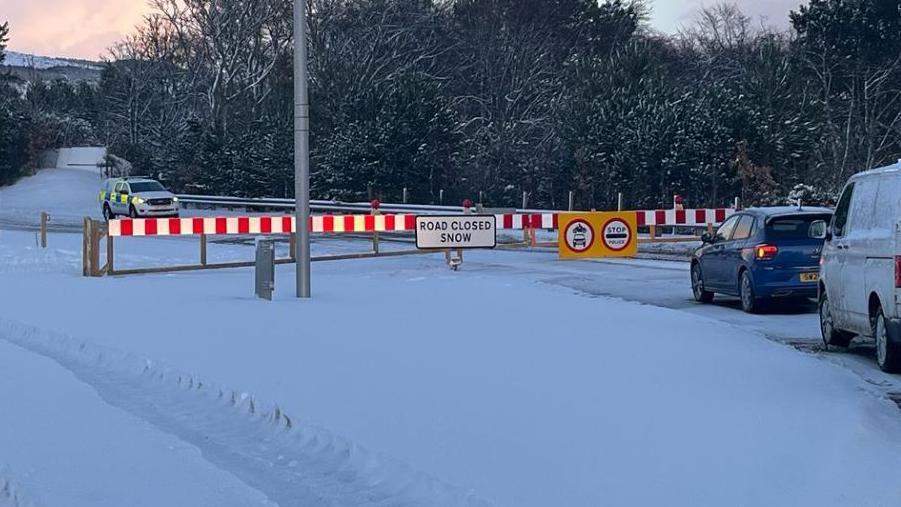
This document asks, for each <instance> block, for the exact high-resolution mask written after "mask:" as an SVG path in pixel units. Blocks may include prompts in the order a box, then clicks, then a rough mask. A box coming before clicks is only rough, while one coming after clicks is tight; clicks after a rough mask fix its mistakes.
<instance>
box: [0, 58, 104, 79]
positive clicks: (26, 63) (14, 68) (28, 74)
mask: <svg viewBox="0 0 901 507" xmlns="http://www.w3.org/2000/svg"><path fill="white" fill-rule="evenodd" d="M102 70H103V64H102V63H100V62H92V61H89V60H78V59H75V58H56V57H49V56H39V55H30V54H27V53H18V52H16V51H7V52H6V59H5V60H4V62H3V64H2V65H0V71H8V72H9V73H10V74H12V75H13V76H15V77H17V78H19V79H20V80H22V81H34V80H37V79H44V80H54V79H65V80H68V81H91V82H96V81H99V80H100V72H101V71H102Z"/></svg>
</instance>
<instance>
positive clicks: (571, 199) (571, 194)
mask: <svg viewBox="0 0 901 507" xmlns="http://www.w3.org/2000/svg"><path fill="white" fill-rule="evenodd" d="M575 203H576V193H575V192H573V191H572V190H570V191H569V211H572V210H573V208H574V207H575Z"/></svg>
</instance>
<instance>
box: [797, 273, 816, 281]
mask: <svg viewBox="0 0 901 507" xmlns="http://www.w3.org/2000/svg"><path fill="white" fill-rule="evenodd" d="M819 279H820V274H819V273H801V281H802V282H816V281H819Z"/></svg>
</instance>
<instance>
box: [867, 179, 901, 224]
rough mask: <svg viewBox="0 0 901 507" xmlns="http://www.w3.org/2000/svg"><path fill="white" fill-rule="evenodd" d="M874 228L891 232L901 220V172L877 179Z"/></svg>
mask: <svg viewBox="0 0 901 507" xmlns="http://www.w3.org/2000/svg"><path fill="white" fill-rule="evenodd" d="M875 215H876V216H875V217H874V218H873V220H874V224H873V226H874V228H876V229H879V230H880V231H885V232H886V233H891V231H892V230H893V229H894V227H895V224H896V223H898V221H899V220H901V173H891V174H887V175H885V176H883V177H882V178H880V179H879V193H878V194H877V196H876V213H875Z"/></svg>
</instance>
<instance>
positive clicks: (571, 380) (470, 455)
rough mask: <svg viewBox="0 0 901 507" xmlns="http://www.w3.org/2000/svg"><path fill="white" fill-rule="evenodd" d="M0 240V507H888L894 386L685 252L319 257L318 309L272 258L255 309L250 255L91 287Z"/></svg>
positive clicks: (37, 253) (21, 191) (74, 242)
mask: <svg viewBox="0 0 901 507" xmlns="http://www.w3.org/2000/svg"><path fill="white" fill-rule="evenodd" d="M50 174H53V173H50ZM59 174H63V173H59ZM67 176H72V177H73V178H75V176H73V175H72V174H67ZM75 179H76V180H77V178H75ZM63 180H65V181H66V185H77V182H75V181H74V180H73V181H70V180H66V177H65V176H63V177H62V178H61V179H60V180H59V181H63ZM92 181H93V180H92ZM45 183H46V185H47V186H45V187H42V188H43V189H44V190H46V189H48V188H50V189H52V188H53V183H52V182H50V181H45ZM33 189H34V183H29V181H28V180H25V181H24V182H22V183H20V184H19V185H17V186H15V187H12V188H7V189H0V217H6V220H7V221H8V222H7V223H9V222H12V221H15V217H16V216H19V215H21V214H22V213H32V212H33V210H36V209H40V208H41V207H42V206H41V204H42V203H40V202H36V203H31V204H29V201H30V200H33V199H30V198H29V196H30V195H31V194H32V192H33ZM90 198H91V199H95V196H94V195H91V197H90ZM95 203H96V200H93V201H89V202H88V204H87V205H85V204H84V203H82V202H81V201H80V200H76V199H73V200H72V201H71V202H70V204H68V205H60V206H59V208H58V209H56V210H54V211H52V212H53V213H58V214H61V215H65V214H71V215H73V216H77V215H78V214H79V213H83V212H84V211H87V208H93V207H96V205H95ZM29 206H32V209H31V210H29V209H28V208H29ZM67 206H68V207H67ZM82 207H84V209H82ZM3 228H4V226H3V223H0V312H2V313H0V407H2V408H0V506H3V507H6V505H29V506H31V505H35V506H73V507H78V506H92V507H93V506H122V505H136V506H137V505H141V506H143V505H147V506H155V505H169V506H228V505H236V506H237V505H280V506H316V505H327V506H330V505H423V506H432V505H498V506H514V507H529V506H553V505H560V506H597V505H641V506H645V505H647V506H658V505H679V506H707V505H709V506H721V505H730V506H744V505H747V506H759V505H774V506H781V505H785V506H789V505H830V506H831V505H835V506H840V505H853V506H857V505H870V506H895V505H899V504H901V485H899V483H898V481H897V470H899V469H901V413H899V411H898V408H897V407H896V406H895V405H894V404H893V403H892V402H890V401H888V399H887V398H886V397H885V395H886V392H887V391H890V390H893V389H896V387H897V385H898V384H897V380H896V378H895V377H893V376H888V375H881V374H878V373H875V372H874V371H873V368H872V367H869V366H867V365H870V363H872V360H871V359H869V358H865V357H862V356H860V357H857V356H854V357H850V358H849V357H848V356H849V355H847V354H844V355H837V354H824V353H817V354H808V353H804V352H801V351H798V350H796V349H795V348H793V347H790V346H786V345H784V344H781V343H779V341H785V342H799V341H800V342H805V341H806V342H810V343H814V342H815V340H816V336H817V328H816V317H815V315H812V314H810V313H809V310H808V309H804V308H801V309H786V310H784V311H779V312H777V314H776V315H767V316H749V315H745V314H742V313H740V312H738V311H737V310H736V309H735V308H734V304H733V303H731V302H730V301H729V300H724V301H723V302H722V303H720V304H718V305H713V306H701V305H696V304H694V303H693V302H692V301H691V300H690V291H689V288H688V281H687V266H686V265H685V264H684V263H673V262H661V261H647V260H638V261H630V260H615V261H614V260H611V261H598V262H563V261H559V260H557V259H556V258H555V256H554V255H553V254H550V253H526V252H500V251H496V252H473V253H469V252H467V254H466V257H465V261H464V264H463V267H462V270H461V271H460V272H451V271H449V270H448V269H447V267H446V266H444V264H443V258H442V256H441V255H429V256H411V257H402V258H386V259H370V260H359V261H339V262H324V263H316V264H314V267H313V276H314V278H313V291H314V298H313V299H312V300H309V301H298V300H296V299H294V298H293V297H291V296H292V294H293V266H281V267H279V268H278V270H277V288H276V293H275V300H274V301H272V302H265V301H260V300H256V299H255V298H254V297H253V295H252V292H253V273H252V270H251V269H232V270H221V271H210V272H195V273H179V274H163V275H145V276H131V277H112V278H99V279H89V278H83V277H81V276H80V271H81V258H80V255H81V253H80V248H81V237H80V235H78V234H71V233H66V232H59V233H55V234H52V235H51V236H50V248H48V249H47V250H40V249H38V248H36V247H35V240H34V233H33V232H27V231H19V230H9V229H13V228H14V227H6V230H2V229H3ZM360 243H361V242H355V241H334V240H331V241H319V242H317V244H316V245H315V247H314V248H315V251H317V252H321V253H328V252H334V251H348V250H351V249H357V250H361V249H365V247H366V245H365V243H362V244H360ZM196 248H197V246H196V242H192V241H190V240H178V239H172V240H162V239H160V240H157V239H147V238H129V239H128V240H127V241H126V240H123V241H121V242H119V243H117V255H118V257H117V264H118V265H119V266H122V267H124V266H132V265H135V266H136V265H145V264H147V263H150V262H160V261H161V260H165V261H167V262H170V263H171V262H174V261H178V262H181V261H182V260H185V259H193V258H195V257H194V256H195V255H196ZM215 256H218V257H215ZM251 257H252V248H250V247H249V246H247V245H243V244H217V245H214V246H211V259H212V258H222V259H229V260H235V259H250V258H251ZM838 471H840V472H838ZM13 498H16V500H15V501H14V500H13Z"/></svg>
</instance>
